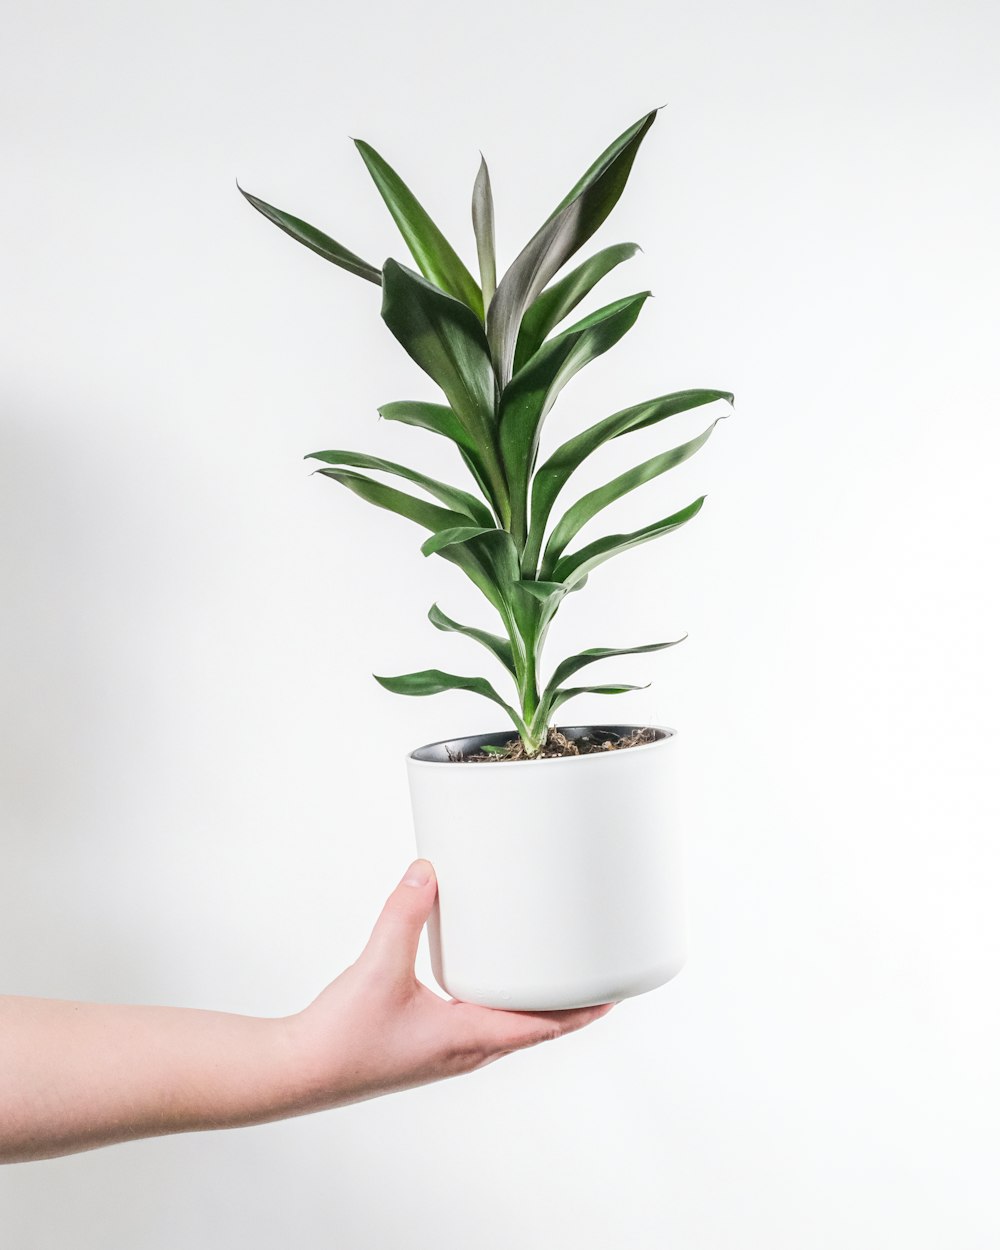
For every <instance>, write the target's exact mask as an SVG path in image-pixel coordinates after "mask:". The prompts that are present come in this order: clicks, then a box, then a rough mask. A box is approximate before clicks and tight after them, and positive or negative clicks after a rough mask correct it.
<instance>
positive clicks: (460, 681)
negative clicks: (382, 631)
mask: <svg viewBox="0 0 1000 1250" xmlns="http://www.w3.org/2000/svg"><path fill="white" fill-rule="evenodd" d="M372 676H373V677H374V678H375V680H376V681H377V682H378V684H379V685H380V686H384V687H385V689H386V690H390V691H392V693H393V694H409V695H429V694H442V693H443V692H444V691H445V690H470V691H471V692H472V693H473V694H481V695H482V696H483V698H484V699H491V700H492V701H493V702H494V703H496V704H498V705H499V706H500V707H502V708H503V710H504V711H505V712H506V713H507V715H508V716H509V717H510V719H511V720H512V721H513V722H514V724H515V726H516V727H517V731H518V733H522V732H524V722H523V721H522V720H521V718H520V716H518V714H517V713H516V712H515V711H514V709H513V708H512V707H511V706H510V704H509V703H507V702H506V701H505V700H503V699H502V698H501V697H500V696H499V695H498V694H497V692H496V691H495V690H494V689H493V687H492V686H491V685H490V683H489V682H488V681H487V680H486V679H485V677H458V676H456V675H455V674H454V673H443V672H442V671H441V670H440V669H439V668H425V669H423V670H422V671H421V672H419V673H401V674H400V675H399V676H398V677H379V676H378V674H377V673H373V674H372Z"/></svg>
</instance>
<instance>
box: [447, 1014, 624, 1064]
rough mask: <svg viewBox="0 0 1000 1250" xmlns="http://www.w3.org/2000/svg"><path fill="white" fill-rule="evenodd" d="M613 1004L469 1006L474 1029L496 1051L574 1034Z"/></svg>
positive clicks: (501, 1051)
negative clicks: (516, 1008) (548, 1008)
mask: <svg viewBox="0 0 1000 1250" xmlns="http://www.w3.org/2000/svg"><path fill="white" fill-rule="evenodd" d="M615 1005H616V1004H615V1003H601V1004H599V1005H598V1006H595V1007H573V1008H571V1009H570V1010H568V1011H533V1012H528V1011H499V1010H495V1009H493V1008H490V1007H472V1008H470V1010H472V1011H475V1012H476V1013H477V1016H476V1021H475V1027H476V1032H477V1034H478V1036H479V1038H480V1040H481V1041H482V1043H483V1044H484V1045H486V1046H489V1047H492V1048H493V1049H495V1050H496V1051H497V1052H498V1053H503V1052H506V1051H510V1050H520V1049H522V1048H523V1047H525V1046H536V1045H538V1043H539V1042H549V1041H554V1040H555V1038H557V1037H562V1036H563V1035H564V1034H565V1033H575V1032H576V1030H577V1029H582V1028H585V1027H586V1026H587V1025H588V1024H592V1023H593V1022H594V1021H595V1020H600V1019H601V1017H602V1016H606V1015H607V1014H608V1012H609V1011H610V1010H611V1009H612V1007H614V1006H615Z"/></svg>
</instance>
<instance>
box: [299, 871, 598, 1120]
mask: <svg viewBox="0 0 1000 1250" xmlns="http://www.w3.org/2000/svg"><path fill="white" fill-rule="evenodd" d="M436 894H437V881H436V878H435V876H434V870H433V867H432V866H431V864H430V863H429V862H428V861H427V860H425V859H420V860H417V861H416V862H415V863H413V864H412V865H411V866H410V868H409V869H408V870H407V873H406V875H405V876H404V878H403V880H402V881H401V882H400V883H399V885H398V886H397V887H396V889H395V890H394V891H393V892H392V894H391V895H390V896H389V898H388V900H387V902H386V904H385V906H384V907H383V909H382V913H381V915H380V916H379V918H378V921H377V923H376V925H375V928H374V930H373V931H372V935H371V938H370V939H369V941H368V944H367V945H366V946H365V949H364V950H363V951H362V953H361V955H360V956H359V958H358V959H357V960H356V961H355V962H354V963H353V964H351V966H350V967H349V968H347V969H346V970H345V971H344V972H342V973H341V974H340V976H339V977H337V979H336V980H335V981H334V982H333V983H332V984H331V985H329V986H327V988H326V989H325V990H324V991H323V993H322V994H320V995H319V997H318V998H317V999H316V1000H315V1001H314V1002H313V1003H312V1004H311V1005H310V1006H309V1007H307V1008H306V1009H305V1010H304V1011H302V1012H300V1013H299V1014H298V1015H297V1016H292V1017H289V1018H286V1024H287V1025H288V1026H289V1027H290V1028H291V1030H292V1033H293V1036H294V1039H295V1040H294V1045H295V1049H296V1052H297V1054H298V1060H297V1063H298V1065H300V1066H299V1070H300V1072H301V1073H302V1074H303V1077H304V1079H305V1080H306V1082H307V1085H308V1092H307V1100H308V1103H309V1109H310V1110H320V1109H323V1108H329V1107H337V1106H343V1105H345V1104H347V1103H352V1102H360V1101H362V1100H363V1099H366V1098H375V1097H377V1096H378V1095H380V1094H387V1093H391V1092H393V1091H395V1090H401V1089H410V1088H412V1087H413V1086H416V1085H425V1084H428V1083H429V1082H431V1081H439V1080H443V1079H445V1078H446V1077H450V1076H458V1075H460V1074H461V1073H465V1072H472V1071H474V1070H475V1069H476V1068H481V1067H484V1066H485V1065H486V1064H488V1063H492V1062H493V1060H494V1059H499V1058H500V1057H501V1056H502V1055H509V1054H511V1053H512V1052H513V1051H516V1050H521V1049H523V1048H524V1047H526V1046H534V1045H536V1044H537V1043H538V1042H544V1041H549V1040H551V1039H553V1038H556V1037H561V1036H562V1035H563V1034H564V1033H572V1032H574V1031H575V1030H576V1029H580V1028H583V1026H584V1025H586V1024H590V1023H591V1022H592V1021H594V1020H599V1019H600V1018H601V1016H605V1015H607V1013H608V1012H609V1011H610V1010H611V1008H612V1007H613V1006H614V1005H615V1004H614V1003H604V1004H603V1005H601V1006H598V1007H579V1008H574V1009H572V1010H568V1011H542V1012H525V1011H501V1010H495V1009H493V1008H490V1007H479V1006H476V1005H475V1004H473V1003H463V1002H460V1001H458V1000H457V999H445V998H441V997H439V996H438V995H437V994H435V993H434V991H433V990H430V989H428V987H427V986H426V985H423V984H421V982H419V981H418V980H417V978H416V975H415V972H414V961H415V959H416V954H417V947H418V944H419V941H420V933H421V930H422V929H423V927H424V924H425V922H426V921H427V918H428V916H429V915H430V913H431V908H432V907H433V905H434V899H435V896H436Z"/></svg>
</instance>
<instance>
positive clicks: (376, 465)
mask: <svg viewBox="0 0 1000 1250" xmlns="http://www.w3.org/2000/svg"><path fill="white" fill-rule="evenodd" d="M305 459H306V460H322V461H323V462H324V463H326V464H342V465H347V466H349V467H350V468H355V469H375V470H377V471H378V472H380V473H392V474H394V475H395V476H396V477H402V478H405V479H406V480H407V481H408V482H413V483H414V484H415V485H417V486H420V487H422V488H423V489H424V490H425V491H427V493H428V494H429V495H433V496H434V498H435V499H437V500H439V501H440V502H441V503H443V504H444V505H445V507H447V508H451V509H452V510H453V511H455V512H464V513H465V514H466V515H467V516H468V517H469V519H470V520H472V521H476V522H477V523H478V524H479V525H489V526H492V525H493V517H492V516H491V515H490V510H489V508H487V507H486V505H485V504H483V503H482V502H481V501H480V500H478V499H476V497H475V496H474V495H470V494H469V493H468V491H464V490H459V489H458V487H457V486H449V485H448V484H447V483H446V482H439V481H438V480H437V479H436V478H433V477H427V476H426V474H424V473H418V472H417V471H416V470H415V469H408V468H407V467H406V466H405V465H402V464H396V463H395V462H394V461H392V460H382V459H380V458H379V457H378V456H368V455H365V454H363V453H362V452H356V451H313V452H310V453H309V455H308V456H306V457H305Z"/></svg>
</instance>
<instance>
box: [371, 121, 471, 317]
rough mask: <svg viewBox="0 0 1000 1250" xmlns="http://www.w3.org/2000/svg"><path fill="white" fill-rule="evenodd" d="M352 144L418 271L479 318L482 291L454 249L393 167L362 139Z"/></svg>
mask: <svg viewBox="0 0 1000 1250" xmlns="http://www.w3.org/2000/svg"><path fill="white" fill-rule="evenodd" d="M354 144H355V147H356V148H357V149H358V151H359V152H360V153H361V159H362V160H363V161H364V163H365V165H366V166H367V168H368V172H369V173H370V174H371V176H372V180H373V182H374V183H375V186H376V187H377V188H378V191H379V194H380V195H381V196H382V199H383V200H385V203H386V207H387V208H388V209H389V212H390V213H391V214H392V218H393V221H395V223H396V225H397V226H398V227H399V231H400V234H402V236H403V238H404V239H405V240H406V246H407V247H408V248H409V249H410V252H411V254H412V256H413V259H414V260H415V261H416V262H417V267H418V268H419V270H420V272H421V273H422V274H423V275H424V277H425V278H428V279H429V280H430V281H431V282H433V283H434V284H435V285H436V286H438V287H440V288H441V290H442V291H447V293H448V294H449V295H453V296H454V297H455V299H458V300H461V301H462V303H463V304H466V305H468V307H469V308H471V309H472V311H473V312H474V313H475V314H476V316H477V317H478V318H479V319H480V321H481V320H482V318H483V295H482V292H481V291H480V289H479V287H478V286H477V284H476V281H475V279H474V278H473V276H472V274H471V273H469V271H468V269H466V267H465V265H464V264H463V263H462V261H461V260H460V259H459V257H458V254H457V253H456V252H455V249H454V248H453V247H452V246H451V244H450V243H449V242H448V240H447V239H446V238H445V237H444V235H443V234H442V233H441V231H440V230H439V229H438V228H437V226H436V225H435V224H434V222H433V221H431V219H430V217H429V216H428V215H427V213H426V211H425V210H424V208H423V207H422V206H421V204H420V203H419V202H418V200H417V198H416V196H414V194H413V192H412V191H411V190H410V188H409V187H408V186H407V185H406V183H405V182H404V181H403V180H402V178H400V176H399V174H397V173H396V171H395V170H394V169H393V168H392V166H391V165H389V164H388V163H387V162H386V161H384V160H383V159H382V157H381V156H379V154H378V152H376V151H375V149H374V148H373V147H372V146H371V145H370V144H368V143H365V142H364V140H363V139H355V140H354Z"/></svg>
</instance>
